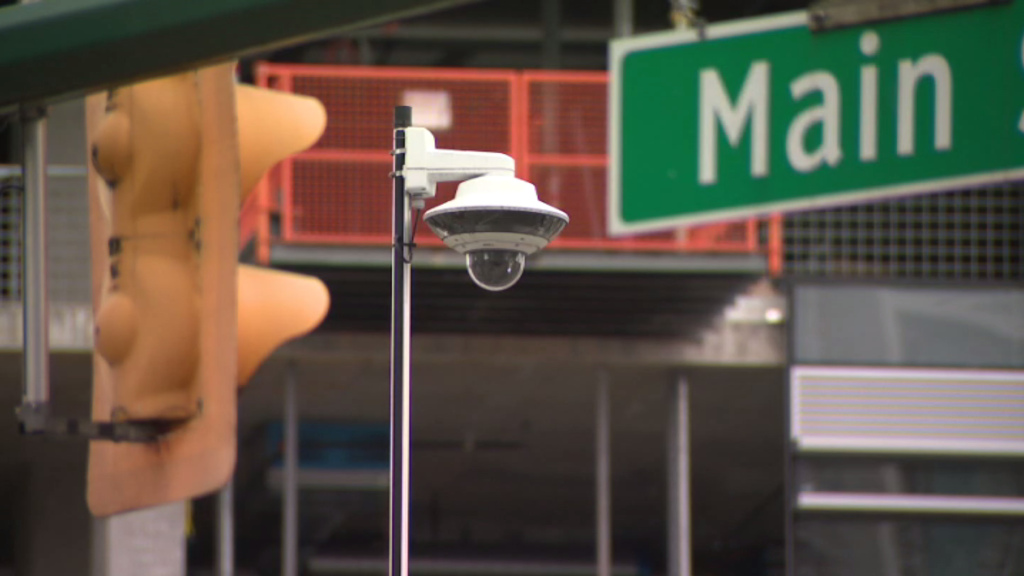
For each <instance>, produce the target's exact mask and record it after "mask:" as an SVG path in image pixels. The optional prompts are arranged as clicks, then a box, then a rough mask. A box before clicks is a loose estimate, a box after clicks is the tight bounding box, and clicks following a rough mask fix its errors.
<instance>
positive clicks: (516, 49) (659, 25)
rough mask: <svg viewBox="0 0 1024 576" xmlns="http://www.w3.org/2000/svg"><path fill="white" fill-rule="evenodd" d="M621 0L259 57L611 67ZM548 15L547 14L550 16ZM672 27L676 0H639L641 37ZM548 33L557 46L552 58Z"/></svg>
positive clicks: (431, 18) (776, 7)
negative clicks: (673, 0) (610, 47)
mask: <svg viewBox="0 0 1024 576" xmlns="http://www.w3.org/2000/svg"><path fill="white" fill-rule="evenodd" d="M613 5H614V2H613V0H485V1H480V2H475V3H471V4H469V5H466V6H462V7H460V8H453V9H450V10H446V11H442V12H437V13H434V14H430V15H427V16H422V17H419V18H414V19H409V20H404V21H398V22H393V23H391V24H389V25H387V26H384V27H382V28H379V29H374V30H363V31H359V32H356V33H353V34H348V35H346V36H344V37H339V38H333V39H330V40H327V41H323V42H317V43H313V44H307V45H302V46H298V47H295V48H293V49H289V50H284V51H280V52H277V53H274V54H265V55H261V56H259V57H258V58H256V59H271V60H275V61H283V62H310V63H334V64H368V65H376V66H441V67H473V68H495V67H498V68H515V69H530V68H558V69H583V70H603V69H606V68H607V57H606V53H607V41H608V39H609V38H610V37H611V36H612V32H613V11H614V8H613ZM807 5H808V1H807V0H717V1H714V2H710V1H708V2H705V3H704V6H703V7H702V8H701V10H700V15H701V16H702V17H703V18H704V19H705V20H707V21H709V22H719V21H723V20H732V19H736V18H745V17H750V16H757V15H762V14H770V13H775V12H782V11H786V10H795V9H800V8H804V7H806V6H807ZM545 13H547V15H546V16H545ZM671 27H672V22H671V19H670V5H669V2H668V0H634V30H635V32H636V33H643V32H651V31H657V30H666V29H669V28H671ZM545 28H547V29H549V30H554V31H556V32H555V33H554V35H553V36H552V35H550V34H548V35H547V39H548V40H549V42H550V41H553V42H554V46H556V48H555V52H554V53H553V54H552V52H550V50H551V49H552V48H551V44H549V46H548V48H547V50H548V52H545V48H544V44H545V39H546V38H545V36H546V34H545V32H544V30H545Z"/></svg>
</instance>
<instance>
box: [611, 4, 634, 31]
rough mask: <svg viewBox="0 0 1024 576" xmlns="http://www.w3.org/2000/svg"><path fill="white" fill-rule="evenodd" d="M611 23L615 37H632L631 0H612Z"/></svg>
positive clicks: (632, 8)
mask: <svg viewBox="0 0 1024 576" xmlns="http://www.w3.org/2000/svg"><path fill="white" fill-rule="evenodd" d="M614 1H615V5H614V7H613V10H614V11H613V13H612V22H613V24H614V27H615V37H616V38H623V37H625V36H632V35H633V11H634V3H633V0H614Z"/></svg>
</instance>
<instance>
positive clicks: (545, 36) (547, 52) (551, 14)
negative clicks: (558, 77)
mask: <svg viewBox="0 0 1024 576" xmlns="http://www.w3.org/2000/svg"><path fill="white" fill-rule="evenodd" d="M541 26H542V28H543V30H542V37H541V66H543V67H544V68H547V69H550V70H557V69H559V68H561V67H562V0H541Z"/></svg>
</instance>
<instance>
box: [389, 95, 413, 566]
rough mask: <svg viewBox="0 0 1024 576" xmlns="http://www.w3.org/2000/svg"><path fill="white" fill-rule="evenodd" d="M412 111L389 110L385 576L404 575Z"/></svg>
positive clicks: (406, 558) (406, 108)
mask: <svg viewBox="0 0 1024 576" xmlns="http://www.w3.org/2000/svg"><path fill="white" fill-rule="evenodd" d="M411 125H412V108H410V107H409V106H396V107H395V149H394V150H393V152H392V153H393V154H394V173H393V174H392V177H393V178H394V180H395V198H394V218H395V219H394V228H393V230H394V244H393V245H392V248H391V255H392V260H391V298H392V308H391V546H390V551H389V558H388V574H389V576H408V574H409V309H410V301H411V291H410V285H411V284H410V276H411V273H412V263H411V254H410V253H409V251H408V244H409V243H410V242H411V241H412V238H411V237H410V236H411V232H412V230H411V226H410V210H409V198H408V196H407V195H406V193H405V178H404V177H403V176H402V170H403V169H404V168H405V129H406V128H408V127H409V126H411Z"/></svg>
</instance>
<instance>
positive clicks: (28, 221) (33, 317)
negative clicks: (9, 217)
mask: <svg viewBox="0 0 1024 576" xmlns="http://www.w3.org/2000/svg"><path fill="white" fill-rule="evenodd" d="M22 124H23V127H24V147H25V153H24V174H23V182H24V186H25V192H24V194H23V199H24V200H23V201H24V206H25V208H24V212H23V214H22V222H23V224H22V251H23V257H22V263H21V265H22V274H21V278H22V280H21V281H22V285H21V299H22V310H23V311H24V321H23V323H22V330H23V340H22V342H23V349H24V354H23V362H24V377H25V382H24V389H23V397H22V408H21V411H20V415H21V422H22V429H23V430H24V431H25V432H37V431H41V430H42V429H43V427H44V426H45V418H46V409H47V404H48V403H49V401H50V336H49V328H50V324H49V317H50V314H49V301H48V298H49V287H48V285H47V275H46V264H47V263H46V254H47V250H46V164H47V161H46V108H45V107H43V106H25V107H24V108H23V109H22Z"/></svg>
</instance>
